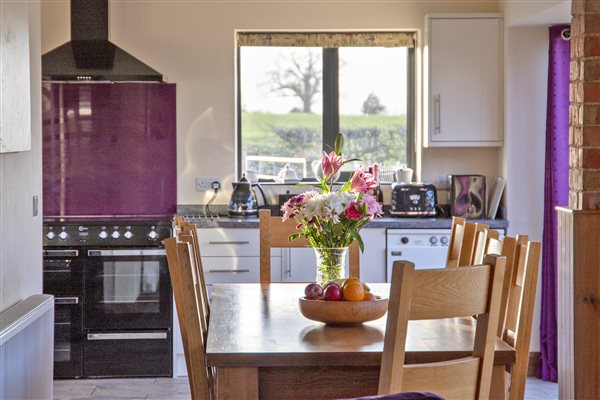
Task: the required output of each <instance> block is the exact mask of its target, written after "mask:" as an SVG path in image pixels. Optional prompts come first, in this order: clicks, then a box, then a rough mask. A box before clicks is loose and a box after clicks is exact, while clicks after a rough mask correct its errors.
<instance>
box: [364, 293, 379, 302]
mask: <svg viewBox="0 0 600 400" xmlns="http://www.w3.org/2000/svg"><path fill="white" fill-rule="evenodd" d="M375 300H377V298H376V297H375V295H374V294H373V293H371V292H365V297H363V301H375Z"/></svg>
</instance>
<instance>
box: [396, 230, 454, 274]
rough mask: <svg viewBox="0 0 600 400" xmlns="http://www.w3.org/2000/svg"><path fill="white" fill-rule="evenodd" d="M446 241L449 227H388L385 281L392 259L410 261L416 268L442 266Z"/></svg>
mask: <svg viewBox="0 0 600 400" xmlns="http://www.w3.org/2000/svg"><path fill="white" fill-rule="evenodd" d="M448 243H450V229H388V230H387V246H386V247H387V281H388V282H390V281H391V280H392V265H393V264H394V261H399V260H405V261H410V262H412V263H414V264H415V267H416V268H417V269H432V268H444V267H445V266H446V257H447V255H448Z"/></svg>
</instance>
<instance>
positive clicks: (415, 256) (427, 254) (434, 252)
mask: <svg viewBox="0 0 600 400" xmlns="http://www.w3.org/2000/svg"><path fill="white" fill-rule="evenodd" d="M447 256H448V247H417V246H415V247H410V246H407V247H403V248H402V249H388V250H387V281H388V282H391V281H392V266H393V265H394V261H400V260H404V261H410V262H412V263H414V264H415V268H417V269H433V268H444V266H445V264H446V257H447Z"/></svg>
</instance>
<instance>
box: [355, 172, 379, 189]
mask: <svg viewBox="0 0 600 400" xmlns="http://www.w3.org/2000/svg"><path fill="white" fill-rule="evenodd" d="M351 185H352V186H351V190H352V191H353V192H356V193H359V192H362V193H367V192H368V191H369V189H374V188H376V187H377V183H376V182H375V180H374V179H373V175H371V174H369V173H368V172H365V170H364V168H363V167H362V166H360V167H358V168H357V169H356V171H355V172H354V175H352V179H351Z"/></svg>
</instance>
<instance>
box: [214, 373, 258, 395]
mask: <svg viewBox="0 0 600 400" xmlns="http://www.w3.org/2000/svg"><path fill="white" fill-rule="evenodd" d="M217 399H219V400H258V368H225V367H219V368H217Z"/></svg>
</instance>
